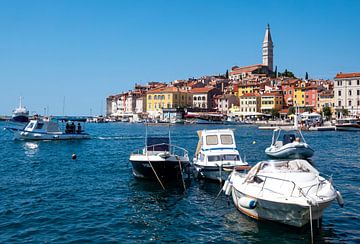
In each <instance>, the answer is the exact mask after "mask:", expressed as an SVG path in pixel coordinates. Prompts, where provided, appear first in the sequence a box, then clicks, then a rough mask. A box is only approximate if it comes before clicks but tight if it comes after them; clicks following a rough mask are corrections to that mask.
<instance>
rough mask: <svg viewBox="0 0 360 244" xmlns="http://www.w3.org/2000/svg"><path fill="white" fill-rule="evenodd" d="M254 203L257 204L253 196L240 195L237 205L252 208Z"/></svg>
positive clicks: (254, 205) (254, 206)
mask: <svg viewBox="0 0 360 244" xmlns="http://www.w3.org/2000/svg"><path fill="white" fill-rule="evenodd" d="M256 204H257V202H256V200H255V199H253V198H249V197H241V198H240V199H239V205H240V206H241V207H244V208H248V209H254V208H256Z"/></svg>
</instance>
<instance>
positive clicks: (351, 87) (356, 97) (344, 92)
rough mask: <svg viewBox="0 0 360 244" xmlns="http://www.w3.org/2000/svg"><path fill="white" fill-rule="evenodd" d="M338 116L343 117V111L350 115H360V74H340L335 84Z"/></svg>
mask: <svg viewBox="0 0 360 244" xmlns="http://www.w3.org/2000/svg"><path fill="white" fill-rule="evenodd" d="M334 100H335V111H336V116H337V117H340V116H342V111H343V109H346V110H348V111H349V114H350V115H356V114H357V115H360V73H339V74H337V75H336V77H335V82H334Z"/></svg>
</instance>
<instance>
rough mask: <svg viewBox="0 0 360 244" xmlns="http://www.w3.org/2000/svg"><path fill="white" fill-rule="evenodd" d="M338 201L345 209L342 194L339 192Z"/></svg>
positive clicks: (337, 192)
mask: <svg viewBox="0 0 360 244" xmlns="http://www.w3.org/2000/svg"><path fill="white" fill-rule="evenodd" d="M336 200H337V202H338V204H339V206H340V207H342V208H343V207H344V199H343V197H342V196H341V193H340V192H339V191H336Z"/></svg>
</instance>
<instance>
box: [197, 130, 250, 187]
mask: <svg viewBox="0 0 360 244" xmlns="http://www.w3.org/2000/svg"><path fill="white" fill-rule="evenodd" d="M198 136H199V142H198V145H197V148H196V153H195V156H194V160H193V162H194V168H195V173H196V176H197V177H200V178H205V179H210V180H218V181H225V180H226V179H227V177H228V175H229V174H230V172H231V171H232V170H233V169H234V168H236V167H242V166H247V165H248V164H247V163H246V162H243V161H242V159H241V157H240V154H239V151H238V150H237V149H236V143H235V137H234V132H233V131H232V130H230V129H222V130H202V131H198Z"/></svg>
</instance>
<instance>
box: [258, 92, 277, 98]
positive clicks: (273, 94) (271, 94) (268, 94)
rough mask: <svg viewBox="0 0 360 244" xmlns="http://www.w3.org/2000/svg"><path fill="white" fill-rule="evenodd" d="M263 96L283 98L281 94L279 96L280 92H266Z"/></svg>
mask: <svg viewBox="0 0 360 244" xmlns="http://www.w3.org/2000/svg"><path fill="white" fill-rule="evenodd" d="M261 96H262V97H263V96H279V97H280V96H282V95H281V94H279V93H278V92H266V93H264V94H261Z"/></svg>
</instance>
